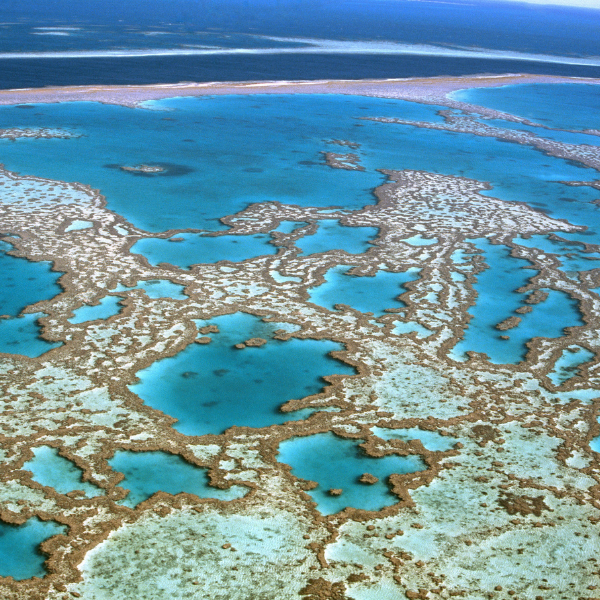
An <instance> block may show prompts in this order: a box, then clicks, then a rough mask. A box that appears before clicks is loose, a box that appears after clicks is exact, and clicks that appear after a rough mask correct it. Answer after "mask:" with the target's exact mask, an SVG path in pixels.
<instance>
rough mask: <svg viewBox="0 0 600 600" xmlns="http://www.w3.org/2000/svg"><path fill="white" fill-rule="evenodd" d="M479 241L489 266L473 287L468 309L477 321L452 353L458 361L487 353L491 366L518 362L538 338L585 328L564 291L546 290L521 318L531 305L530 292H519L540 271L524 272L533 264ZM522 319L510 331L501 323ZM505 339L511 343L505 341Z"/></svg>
mask: <svg viewBox="0 0 600 600" xmlns="http://www.w3.org/2000/svg"><path fill="white" fill-rule="evenodd" d="M470 241H474V242H475V245H476V247H477V248H479V249H480V250H483V251H484V254H483V256H484V260H485V262H486V263H487V264H488V265H489V268H487V269H486V270H485V271H483V272H481V273H478V274H477V276H476V277H477V282H476V283H475V285H474V288H475V291H476V292H477V293H478V298H477V300H476V304H475V306H472V307H471V308H469V313H470V314H472V315H473V318H472V319H471V321H470V322H469V326H468V329H467V330H466V331H465V334H464V337H463V339H462V340H460V341H459V342H458V344H456V346H455V347H454V348H453V349H452V350H451V352H450V355H451V356H452V358H454V359H455V360H466V354H465V353H466V352H467V351H469V350H471V351H475V352H484V353H486V354H487V355H488V356H489V358H490V360H491V362H494V363H500V364H507V363H513V364H514V363H518V362H520V361H521V360H523V359H524V358H525V354H526V352H527V348H526V346H525V343H526V342H527V341H529V340H530V339H531V338H533V337H537V336H543V337H560V336H561V335H562V333H563V331H562V330H563V328H564V327H573V326H577V325H583V321H582V320H581V314H580V312H579V309H578V306H577V303H576V302H575V301H574V300H572V299H571V298H569V296H567V294H565V293H564V292H560V291H558V290H544V291H547V292H548V294H549V296H548V299H547V300H545V301H544V302H541V303H539V304H533V305H531V308H532V311H531V312H529V313H526V314H518V313H515V312H514V311H515V310H516V309H517V308H519V307H521V306H526V304H525V302H524V301H525V298H526V296H527V295H526V294H520V293H518V292H516V290H517V289H519V288H520V287H522V286H524V285H526V284H527V282H528V281H529V279H530V278H531V277H533V276H534V275H536V274H537V271H536V270H529V269H523V267H524V266H527V265H529V264H530V263H529V261H527V260H524V259H520V258H515V257H513V256H511V255H510V249H509V248H508V247H506V246H500V245H496V244H492V243H491V242H490V241H489V240H488V239H487V238H480V239H477V240H470ZM511 316H517V317H519V318H520V319H521V322H520V323H519V325H517V327H515V328H513V329H509V330H506V331H500V330H498V329H496V325H497V324H498V323H500V322H502V321H504V320H505V319H507V318H508V317H511ZM501 335H506V336H508V337H509V339H501V338H500V336H501Z"/></svg>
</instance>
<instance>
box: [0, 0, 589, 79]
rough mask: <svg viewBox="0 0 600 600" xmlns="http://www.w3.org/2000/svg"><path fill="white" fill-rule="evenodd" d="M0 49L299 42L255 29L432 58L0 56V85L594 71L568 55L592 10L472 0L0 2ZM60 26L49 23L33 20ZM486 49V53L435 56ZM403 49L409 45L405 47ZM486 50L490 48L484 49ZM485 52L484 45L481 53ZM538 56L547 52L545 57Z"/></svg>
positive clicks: (579, 53) (580, 47) (585, 33)
mask: <svg viewBox="0 0 600 600" xmlns="http://www.w3.org/2000/svg"><path fill="white" fill-rule="evenodd" d="M0 22H3V23H6V25H3V26H1V28H0V53H27V52H78V51H114V50H119V51H131V50H139V49H150V50H154V51H157V50H165V49H179V50H181V49H182V48H187V49H189V48H192V47H196V48H197V47H199V46H204V47H206V46H213V47H217V48H219V49H230V48H246V49H251V50H255V49H257V48H265V47H268V48H272V49H281V48H286V47H287V48H289V47H290V46H299V45H301V43H299V42H289V41H276V40H265V39H264V38H262V37H257V36H277V37H282V38H287V37H299V38H319V39H325V40H340V39H344V40H352V41H359V42H369V43H372V42H381V41H393V42H396V43H403V44H408V45H409V46H414V45H419V44H426V45H430V46H433V47H434V50H433V52H432V55H429V56H419V55H415V54H414V52H415V51H416V50H415V48H414V47H413V48H412V50H411V48H408V49H407V50H405V52H406V53H405V54H395V55H381V54H375V53H373V52H371V53H369V51H368V48H366V49H363V50H362V51H361V52H362V53H361V54H358V55H349V54H315V55H306V54H272V55H252V54H247V55H239V56H238V55H236V56H232V55H226V54H225V55H205V56H159V57H157V56H150V57H147V58H139V57H138V58H93V59H82V58H78V59H60V60H58V59H27V60H25V59H19V60H15V59H3V60H0V88H15V87H16V88H20V87H41V86H47V85H82V84H136V83H137V84H144V83H145V84H148V83H176V82H179V81H241V80H252V79H260V80H266V79H322V78H325V79H336V78H338V79H339V78H342V79H360V78H371V77H380V78H386V77H415V76H432V75H467V74H474V73H484V72H488V73H506V72H528V73H545V74H560V75H576V76H597V75H598V74H599V73H600V66H598V65H596V66H594V67H585V66H579V65H574V64H567V63H568V62H569V61H571V62H572V61H573V60H574V59H577V58H578V57H589V56H598V55H599V54H600V51H599V49H598V39H600V11H597V10H588V9H581V8H566V7H553V6H543V7H540V6H530V5H521V4H518V3H512V2H506V3H499V2H481V3H476V4H473V3H471V2H466V1H465V2H463V1H461V0H457V1H454V2H447V3H446V2H411V1H408V0H394V1H393V2H390V1H386V0H362V1H353V2H336V3H333V2H324V1H318V0H313V1H310V0H286V1H285V2H284V1H282V0H257V1H254V2H248V1H246V0H225V1H223V0H205V1H203V2H196V1H194V0H148V1H147V2H146V3H144V8H143V9H141V10H140V5H139V3H138V2H137V1H135V0H123V1H120V0H119V1H117V0H104V1H103V2H102V8H101V9H99V7H98V6H97V4H96V3H85V2H79V1H77V0H55V1H54V2H52V3H35V4H34V5H30V4H28V5H27V8H26V9H24V7H23V3H22V2H20V1H17V0H5V1H4V2H3V3H2V5H1V6H0ZM57 26H58V27H60V26H68V27H71V28H73V27H75V28H76V29H69V30H64V29H63V30H60V29H55V30H49V29H39V28H40V27H57ZM473 48H475V49H481V48H483V49H488V50H490V51H491V52H492V57H494V56H495V57H496V58H495V59H492V58H490V56H487V57H485V58H476V59H472V58H461V57H459V56H455V57H445V56H440V55H439V54H440V52H441V51H442V50H440V49H443V51H448V50H453V51H455V52H456V51H464V50H465V49H473ZM505 51H510V52H517V53H520V54H551V55H554V56H560V57H563V58H561V59H559V60H560V61H562V64H553V63H551V62H528V61H521V60H512V59H510V60H509V59H507V57H506V56H503V55H502V54H500V55H498V54H497V53H498V52H500V53H501V52H505ZM411 52H412V53H411ZM493 53H496V54H493ZM488 54H489V53H488ZM545 60H547V59H545Z"/></svg>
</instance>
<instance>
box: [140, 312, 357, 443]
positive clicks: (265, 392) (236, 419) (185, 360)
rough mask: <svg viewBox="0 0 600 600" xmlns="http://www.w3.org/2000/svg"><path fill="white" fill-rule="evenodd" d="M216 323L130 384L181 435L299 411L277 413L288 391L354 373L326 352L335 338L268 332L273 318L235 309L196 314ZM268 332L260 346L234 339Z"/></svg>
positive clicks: (316, 387) (311, 388) (259, 423)
mask: <svg viewBox="0 0 600 600" xmlns="http://www.w3.org/2000/svg"><path fill="white" fill-rule="evenodd" d="M208 324H214V325H216V326H217V327H218V328H219V330H220V333H212V334H208V337H210V338H212V340H213V341H212V342H211V343H210V344H191V345H190V346H188V347H187V348H186V349H185V350H183V351H182V352H180V353H179V354H177V355H175V356H173V357H170V358H164V359H162V360H159V361H157V362H155V363H153V364H152V365H151V366H150V367H148V368H147V369H144V370H142V371H140V372H139V373H138V374H137V375H138V377H139V378H140V382H139V383H137V384H135V385H132V386H130V389H131V391H132V392H134V393H136V394H137V395H138V396H140V398H142V400H144V402H145V403H146V404H148V405H149V406H151V407H152V408H156V409H158V410H161V411H163V412H164V413H166V414H168V415H170V416H172V417H175V418H176V419H178V422H177V423H175V425H174V427H175V429H177V430H178V431H180V432H181V433H184V434H186V435H204V434H208V433H221V432H223V431H225V430H226V429H228V428H229V427H232V426H234V425H236V426H247V427H267V426H269V425H273V424H276V423H284V422H285V421H290V420H297V419H298V418H304V417H305V416H306V415H305V411H301V412H300V413H298V412H292V413H283V412H281V411H280V410H279V407H280V406H281V405H282V404H284V403H285V402H287V401H288V400H291V399H293V398H303V397H304V396H308V395H311V394H316V393H318V392H319V391H321V389H322V388H323V387H324V385H325V382H324V381H323V380H322V379H321V377H322V376H323V375H331V374H334V373H338V374H347V375H350V374H354V372H355V371H354V369H353V368H352V367H350V366H349V365H346V364H345V363H342V362H340V361H338V360H336V359H334V358H332V357H330V356H328V353H329V352H332V351H334V350H341V349H342V346H341V345H340V344H336V343H334V342H331V341H329V340H301V339H291V340H288V341H286V342H283V341H281V340H275V339H273V334H274V332H275V331H277V330H278V329H281V324H278V323H265V322H263V321H262V320H261V319H260V318H259V317H255V316H253V315H248V314H245V313H235V314H233V315H224V316H221V317H215V318H213V319H210V321H206V322H202V321H200V322H198V327H199V328H202V327H204V326H205V325H208ZM256 337H259V338H263V339H266V340H268V341H267V343H266V344H265V345H263V346H261V347H247V348H245V349H243V350H239V349H237V348H235V347H234V345H235V344H239V343H241V342H244V341H245V340H248V339H250V338H256Z"/></svg>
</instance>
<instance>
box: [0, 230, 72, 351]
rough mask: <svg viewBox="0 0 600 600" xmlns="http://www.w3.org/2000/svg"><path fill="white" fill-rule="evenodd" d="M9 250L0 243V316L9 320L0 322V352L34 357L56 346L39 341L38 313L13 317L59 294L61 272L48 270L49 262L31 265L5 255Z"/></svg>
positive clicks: (9, 248) (9, 246) (25, 261)
mask: <svg viewBox="0 0 600 600" xmlns="http://www.w3.org/2000/svg"><path fill="white" fill-rule="evenodd" d="M12 249H13V247H12V245H11V244H9V243H7V242H4V241H1V240H0V271H1V272H2V276H3V285H2V287H1V288H0V314H2V315H7V316H8V317H11V318H9V319H2V320H0V352H8V353H12V354H23V355H25V356H30V357H35V356H39V355H40V354H43V353H44V352H48V350H51V349H52V348H56V347H58V346H60V344H59V343H52V342H47V341H46V340H42V339H41V338H39V337H38V336H39V333H40V328H39V326H38V324H37V320H38V318H39V317H40V316H43V314H42V313H35V314H27V315H22V316H20V317H19V318H15V317H17V316H18V315H19V314H20V312H21V311H22V310H23V309H24V308H25V307H26V306H28V305H30V304H34V303H35V302H39V301H41V300H50V299H51V298H54V296H57V295H58V294H60V293H61V292H62V288H61V287H60V285H59V284H58V280H59V278H60V277H61V275H62V273H56V272H54V271H51V270H50V268H51V266H52V264H51V263H49V262H32V261H29V260H27V259H25V258H20V257H16V256H12V255H10V254H7V253H8V252H9V251H10V250H12Z"/></svg>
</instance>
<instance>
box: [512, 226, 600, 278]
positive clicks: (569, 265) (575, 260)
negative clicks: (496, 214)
mask: <svg viewBox="0 0 600 600" xmlns="http://www.w3.org/2000/svg"><path fill="white" fill-rule="evenodd" d="M559 235H560V234H559ZM513 242H514V243H515V244H518V245H519V246H525V247H527V248H538V249H539V250H542V251H543V252H545V253H546V254H554V255H556V257H557V258H558V259H559V260H560V263H561V266H562V270H563V271H566V272H567V273H569V272H575V271H589V270H591V269H600V256H599V255H598V254H597V253H593V252H584V251H583V246H581V245H580V244H569V243H567V242H561V241H559V240H552V239H550V238H549V237H548V236H545V235H532V236H531V237H530V238H529V239H524V238H521V237H516V238H514V239H513Z"/></svg>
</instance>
